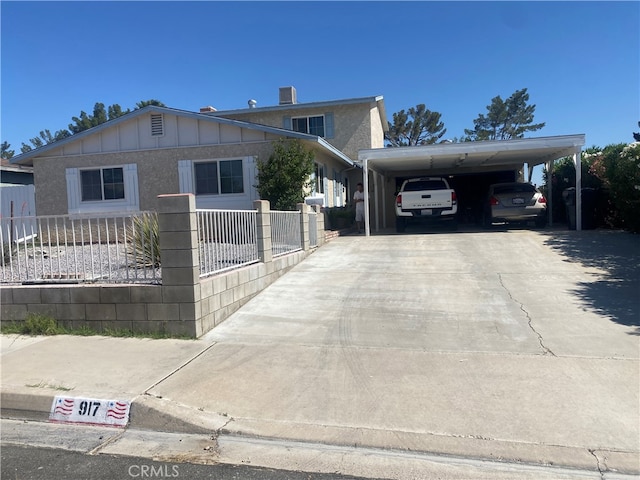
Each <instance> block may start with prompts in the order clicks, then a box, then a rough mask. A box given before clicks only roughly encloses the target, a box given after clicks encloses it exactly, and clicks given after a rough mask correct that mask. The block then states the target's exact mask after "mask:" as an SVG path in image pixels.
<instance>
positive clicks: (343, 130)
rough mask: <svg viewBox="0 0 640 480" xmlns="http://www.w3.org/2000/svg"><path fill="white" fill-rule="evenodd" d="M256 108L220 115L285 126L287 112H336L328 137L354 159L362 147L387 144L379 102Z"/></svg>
mask: <svg viewBox="0 0 640 480" xmlns="http://www.w3.org/2000/svg"><path fill="white" fill-rule="evenodd" d="M253 110H254V111H251V112H247V111H244V112H241V113H233V112H228V113H226V112H221V113H220V114H219V116H221V117H226V118H233V119H236V120H244V121H247V122H252V123H259V124H262V125H268V126H272V127H278V128H283V126H284V123H283V119H284V117H286V116H288V117H306V116H316V115H324V114H326V113H333V116H334V133H335V135H334V137H333V138H325V140H326V141H327V142H329V143H330V144H331V145H333V146H334V147H336V148H337V149H338V150H341V151H342V152H344V153H345V154H346V155H347V156H348V157H349V158H351V159H352V160H357V158H358V150H361V149H369V148H378V147H382V146H383V136H382V135H383V134H382V124H381V122H380V115H379V112H378V107H377V106H376V104H375V103H358V104H348V105H332V106H325V107H311V108H300V107H296V108H291V109H288V108H282V109H278V110H268V111H263V110H260V108H255V109H253Z"/></svg>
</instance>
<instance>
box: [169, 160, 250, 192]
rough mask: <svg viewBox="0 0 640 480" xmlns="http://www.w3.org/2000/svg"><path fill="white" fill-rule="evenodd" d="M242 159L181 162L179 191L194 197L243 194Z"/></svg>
mask: <svg viewBox="0 0 640 480" xmlns="http://www.w3.org/2000/svg"><path fill="white" fill-rule="evenodd" d="M243 163H244V162H243V159H241V158H237V159H235V158H234V159H229V160H203V161H191V160H182V161H180V164H179V167H178V169H179V175H180V191H181V192H191V193H195V194H196V195H231V194H243V193H245V186H244V167H243Z"/></svg>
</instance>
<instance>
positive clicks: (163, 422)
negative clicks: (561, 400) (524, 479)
mask: <svg viewBox="0 0 640 480" xmlns="http://www.w3.org/2000/svg"><path fill="white" fill-rule="evenodd" d="M19 390H24V391H15V390H14V391H6V390H3V391H2V392H0V394H1V395H0V401H1V404H0V406H1V409H0V413H1V415H2V417H3V418H7V419H14V420H30V421H42V422H48V419H49V412H50V409H51V404H52V403H53V399H54V398H55V395H54V394H51V393H49V392H36V391H32V390H33V389H31V388H29V389H27V388H24V389H19ZM129 428H131V429H133V430H147V431H154V432H159V433H177V434H194V435H197V434H207V435H215V436H216V437H217V438H218V439H219V440H220V441H223V439H225V438H237V439H242V438H244V439H246V440H247V441H248V442H249V443H252V442H267V443H271V442H273V443H274V444H275V443H291V444H292V445H298V446H299V447H300V448H302V449H306V448H310V447H313V445H314V444H316V445H318V444H320V445H325V446H326V447H328V448H356V449H364V450H366V449H372V450H380V451H389V452H407V453H410V454H413V455H435V456H441V457H443V458H446V457H450V458H467V459H472V460H477V461H491V462H499V463H502V462H506V463H513V464H519V465H526V466H531V467H558V468H568V469H578V470H585V471H594V472H598V471H599V469H600V468H601V467H602V466H604V468H605V469H604V470H603V471H604V472H607V473H613V474H616V473H619V474H625V475H629V474H630V475H638V474H640V465H639V461H638V454H637V452H622V451H612V450H607V449H601V448H595V449H586V448H581V447H573V446H561V445H541V444H527V443H519V442H511V441H505V440H496V439H484V438H473V437H452V436H446V435H434V434H429V433H418V432H397V431H396V432H393V435H390V432H389V431H386V430H385V431H378V430H371V429H366V428H358V427H344V426H331V425H309V424H297V423H293V422H285V423H283V422H274V421H265V420H258V419H247V418H231V417H227V416H225V415H220V414H217V413H213V412H206V411H204V410H199V409H197V408H193V407H189V406H186V405H182V404H178V403H176V402H173V401H171V400H167V399H164V398H161V397H155V396H152V395H144V394H143V395H138V396H137V397H135V398H133V399H132V400H131V411H130V419H129V424H128V425H127V429H129ZM246 454H248V452H246ZM265 466H267V465H265Z"/></svg>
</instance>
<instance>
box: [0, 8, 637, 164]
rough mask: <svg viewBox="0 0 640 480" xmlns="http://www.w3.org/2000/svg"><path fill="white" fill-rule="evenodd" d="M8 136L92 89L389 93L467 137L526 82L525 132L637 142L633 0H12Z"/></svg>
mask: <svg viewBox="0 0 640 480" xmlns="http://www.w3.org/2000/svg"><path fill="white" fill-rule="evenodd" d="M0 8H1V11H0V14H1V28H2V30H1V35H2V38H1V40H2V44H1V58H2V60H1V75H2V77H1V88H2V90H1V94H2V97H1V125H0V128H1V130H0V134H1V135H0V136H1V139H2V140H3V141H8V142H9V143H11V145H12V148H13V149H15V150H16V153H19V151H20V145H21V143H22V142H26V143H28V139H29V138H31V137H34V136H36V135H37V134H38V132H39V131H40V130H43V129H49V130H51V131H52V132H53V131H55V130H59V129H62V128H67V127H68V124H69V123H70V122H71V117H73V116H77V115H79V113H80V111H81V110H84V111H86V112H88V113H90V112H91V111H92V109H93V105H94V104H95V103H96V102H102V103H104V104H105V105H110V104H113V103H118V104H120V105H121V106H122V107H123V108H133V107H134V106H135V103H136V102H138V101H140V100H143V99H150V98H156V99H159V100H161V101H162V102H164V103H165V104H166V105H167V106H170V107H174V108H180V109H186V110H194V111H197V110H198V109H199V108H200V107H201V106H205V105H213V106H214V107H216V108H217V109H218V110H226V109H234V108H245V107H246V106H247V100H249V99H250V98H253V99H255V100H257V102H258V105H257V106H258V107H260V106H268V105H275V104H277V103H278V88H279V87H281V86H287V85H293V86H295V87H296V89H297V93H298V101H299V102H311V101H323V100H336V99H343V98H353V97H364V96H373V95H383V96H384V99H385V105H386V108H387V114H388V116H389V118H391V115H392V113H393V112H397V111H399V110H401V109H407V108H409V107H411V106H415V105H416V104H418V103H425V104H426V105H427V108H429V109H431V110H435V111H438V112H440V113H442V120H443V121H444V123H445V126H446V128H447V134H446V137H448V138H451V137H456V136H458V137H459V136H461V135H462V134H463V132H464V129H465V128H472V127H473V119H474V118H476V117H477V116H478V114H479V113H485V112H486V106H487V105H489V104H490V102H491V98H493V97H494V96H496V95H500V96H501V97H502V98H503V99H504V98H507V97H508V96H509V95H511V94H512V93H513V92H514V91H516V90H518V89H521V88H525V87H526V88H527V89H528V92H529V94H530V103H532V104H535V105H536V111H535V121H536V122H546V126H545V127H544V128H543V129H542V130H540V131H538V132H534V133H533V134H531V135H530V136H547V135H563V134H574V133H584V134H586V138H587V146H591V145H599V146H604V145H607V144H609V143H618V142H628V141H632V136H631V132H632V131H638V125H637V122H638V121H639V120H640V98H639V90H640V78H639V76H640V33H639V32H638V30H639V26H640V3H638V2H297V1H290V2H117V1H116V2H9V1H2V2H1V3H0Z"/></svg>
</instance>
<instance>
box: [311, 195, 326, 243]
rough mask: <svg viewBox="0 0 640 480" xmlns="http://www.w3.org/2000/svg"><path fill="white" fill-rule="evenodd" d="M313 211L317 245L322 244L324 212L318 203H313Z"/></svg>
mask: <svg viewBox="0 0 640 480" xmlns="http://www.w3.org/2000/svg"><path fill="white" fill-rule="evenodd" d="M313 211H314V212H316V225H317V226H318V246H319V247H321V246H322V245H324V213H323V212H322V207H321V206H320V205H313Z"/></svg>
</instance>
